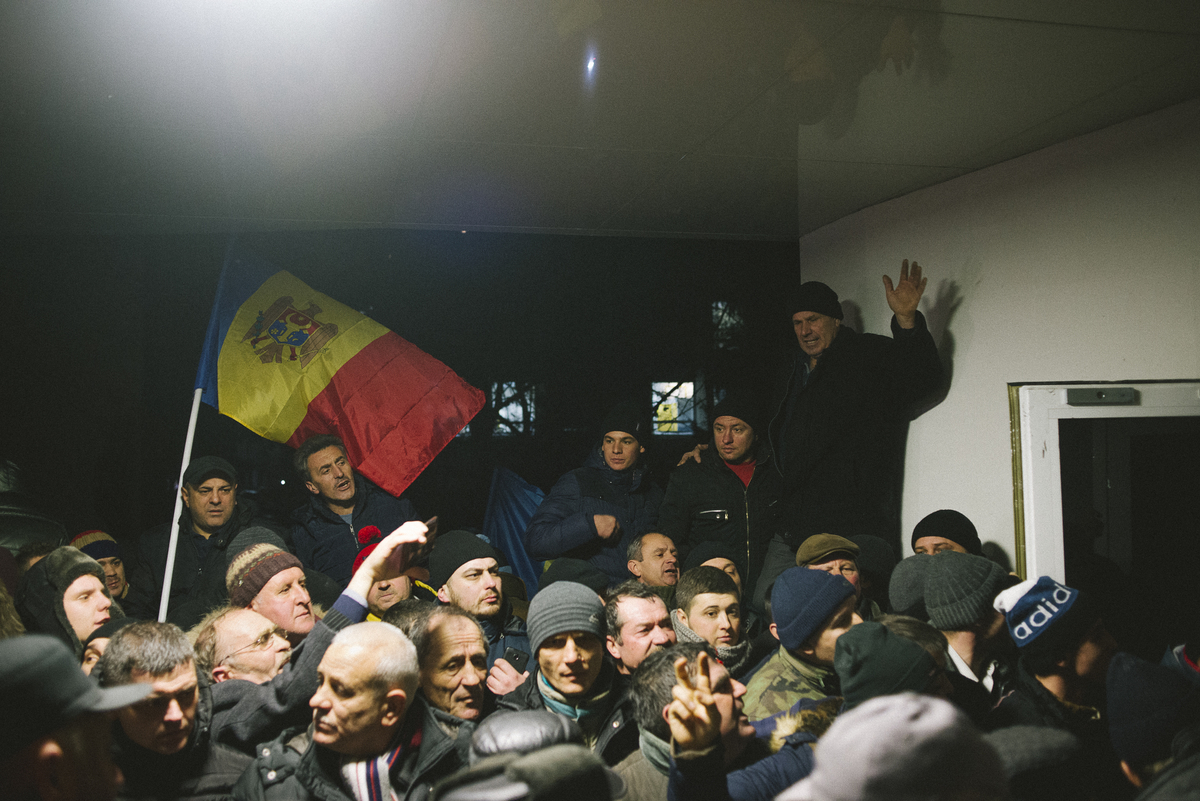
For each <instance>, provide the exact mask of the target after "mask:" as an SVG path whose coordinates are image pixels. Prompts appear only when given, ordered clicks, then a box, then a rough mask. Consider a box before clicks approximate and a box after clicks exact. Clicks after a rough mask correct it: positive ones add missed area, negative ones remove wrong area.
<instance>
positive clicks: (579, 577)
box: [538, 556, 608, 595]
mask: <svg viewBox="0 0 1200 801" xmlns="http://www.w3.org/2000/svg"><path fill="white" fill-rule="evenodd" d="M556 581H573V582H575V583H576V584H582V585H583V586H585V587H587V588H588V589H591V590H593V591H594V592H595V593H596V594H597V595H603V594H604V591H605V590H606V589H608V574H607V573H605V572H604V571H603V570H601V569H600V568H598V567H595V566H594V565H593V564H592V563H591V562H585V561H584V560H582V559H572V558H571V557H569V556H561V557H559V558H558V559H555V560H554V561H553V562H551V563H550V567H548V568H546V572H545V573H543V574H542V577H541V579H540V580H539V581H538V592H541V591H542V590H544V589H546V588H547V587H549V586H550V585H551V584H553V583H554V582H556Z"/></svg>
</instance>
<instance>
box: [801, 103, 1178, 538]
mask: <svg viewBox="0 0 1200 801" xmlns="http://www.w3.org/2000/svg"><path fill="white" fill-rule="evenodd" d="M902 258H908V259H916V260H917V261H919V262H920V263H921V265H922V267H923V268H924V269H925V270H926V275H927V276H928V277H929V279H930V281H929V287H928V288H927V289H926V291H925V297H924V299H923V300H922V304H921V308H922V310H923V311H925V313H926V315H927V316H929V317H930V319H931V321H933V320H935V319H936V318H937V316H938V314H937V312H938V308H939V304H938V302H937V299H938V297H939V293H941V292H943V291H945V290H947V289H949V288H951V284H952V285H953V289H955V290H956V291H957V294H958V296H959V297H960V298H961V304H960V305H959V307H958V308H957V311H955V312H954V314H953V316H952V317H951V318H950V321H949V326H948V328H947V335H948V337H949V339H950V340H952V343H953V364H954V381H953V385H952V387H951V389H950V393H949V395H948V396H947V398H946V400H945V401H944V402H943V403H942V404H941V405H940V406H938V407H937V408H935V409H933V410H932V411H930V412H927V413H926V414H925V415H924V416H922V417H921V418H919V419H918V420H917V421H916V422H915V423H913V425H912V427H911V429H910V434H909V440H908V462H907V467H906V477H905V486H904V512H903V530H904V531H905V532H911V531H912V527H913V526H914V525H915V524H916V523H917V521H918V520H920V519H921V518H922V517H923V516H924V515H925V514H927V513H928V512H931V511H933V510H935V509H941V508H953V509H958V510H960V511H962V512H963V513H964V514H966V515H967V516H968V517H970V518H971V519H972V520H973V521H974V522H975V524H976V526H977V527H978V528H979V533H980V536H981V537H982V538H983V539H984V540H985V541H986V540H991V541H994V542H997V543H999V544H1000V545H1001V546H1003V547H1004V548H1005V550H1007V551H1008V553H1009V555H1010V556H1012V555H1013V545H1014V522H1013V482H1012V452H1011V448H1010V444H1009V443H1010V440H1009V412H1008V396H1007V384H1008V383H1010V382H1028V381H1113V380H1124V379H1138V380H1147V379H1175V378H1187V379H1196V378H1200V101H1190V102H1188V103H1184V104H1181V105H1178V106H1174V107H1172V108H1169V109H1166V110H1164V111H1160V112H1156V113H1154V114H1150V115H1147V116H1145V117H1140V118H1138V119H1135V120H1132V121H1129V122H1125V123H1121V124H1119V125H1115V126H1113V127H1111V128H1107V129H1104V130H1102V131H1099V132H1097V133H1093V134H1089V135H1087V136H1083V137H1079V138H1077V139H1073V140H1071V141H1068V142H1065V143H1062V144H1060V145H1055V146H1053V147H1049V148H1046V149H1045V150H1041V151H1038V152H1036V153H1033V154H1030V155H1028V156H1023V157H1021V158H1018V159H1014V160H1012V161H1009V162H1005V163H1004V164H1000V165H997V166H994V167H990V168H988V169H985V170H981V171H979V172H975V173H972V174H970V175H967V176H964V177H962V178H958V179H955V180H953V181H948V182H946V183H944V184H941V185H938V186H934V187H931V188H929V189H924V190H921V191H919V192H914V193H913V194H910V195H907V196H905V197H902V198H898V199H896V200H892V201H889V202H887V203H882V204H880V205H878V206H873V207H871V208H869V209H865V210H863V211H861V212H858V213H857V214H853V215H851V216H849V217H846V218H843V219H841V220H839V221H837V222H836V223H833V224H831V225H828V226H826V227H824V228H822V229H820V230H818V231H815V232H814V233H812V234H809V235H808V236H805V237H803V238H802V239H801V241H800V264H801V271H802V275H803V278H804V279H805V280H819V281H825V282H826V283H828V284H829V285H830V286H832V287H833V288H834V289H836V290H837V291H838V293H839V294H840V295H841V297H842V299H843V300H844V301H847V300H848V301H851V302H852V303H855V304H858V305H859V306H860V307H861V309H862V318H863V327H864V328H865V329H866V330H867V331H870V332H874V333H884V334H886V333H887V331H888V320H889V319H890V311H889V310H888V308H887V304H886V301H885V300H884V295H883V288H882V282H881V279H880V276H881V275H882V274H883V273H884V272H887V273H888V274H890V275H892V276H893V278H894V277H895V276H896V275H897V273H898V272H899V265H900V260H901V259H902ZM941 308H943V309H944V308H945V306H944V305H942V306H941ZM935 333H936V331H935ZM904 549H905V551H907V550H908V545H907V537H906V538H905V545H904Z"/></svg>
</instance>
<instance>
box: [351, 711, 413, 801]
mask: <svg viewBox="0 0 1200 801" xmlns="http://www.w3.org/2000/svg"><path fill="white" fill-rule="evenodd" d="M401 733H402V732H396V738H395V740H393V743H394V745H393V747H392V748H389V749H388V750H387V751H384V752H383V753H382V754H380V755H379V756H377V757H374V758H368V759H358V760H353V759H347V760H346V761H344V762H343V763H342V783H343V784H344V785H345V786H346V789H347V790H349V791H350V795H351V796H352V797H353V798H354V800H355V801H399V798H400V797H399V796H398V795H396V791H395V790H394V789H392V780H391V776H392V766H393V765H395V764H396V761H397V760H398V759H400V757H401V756H403V755H404V754H405V753H406V752H408V751H409V750H411V749H413V748H417V747H419V746H420V745H421V730H420V729H418V730H417V731H416V732H415V733H414V734H413V735H412V737H411V738H410V739H409V741H408V742H407V743H404V742H397V741H399V740H400V735H401Z"/></svg>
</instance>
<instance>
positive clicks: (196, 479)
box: [183, 456, 238, 487]
mask: <svg viewBox="0 0 1200 801" xmlns="http://www.w3.org/2000/svg"><path fill="white" fill-rule="evenodd" d="M210 478H223V479H225V480H226V481H228V482H229V483H230V484H235V485H236V484H237V483H238V475H237V470H234V469H233V465H231V464H230V463H229V462H227V461H225V460H224V459H222V458H221V457H220V456H201V457H199V458H196V459H193V460H192V461H191V462H190V463H189V464H188V466H187V469H186V470H184V471H183V483H184V484H191V485H192V486H193V487H198V486H200V485H201V484H203V483H204V482H205V481H208V480H209V479H210Z"/></svg>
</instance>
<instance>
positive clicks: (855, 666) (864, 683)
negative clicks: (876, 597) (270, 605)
mask: <svg viewBox="0 0 1200 801" xmlns="http://www.w3.org/2000/svg"><path fill="white" fill-rule="evenodd" d="M833 669H834V670H835V671H836V672H837V674H838V679H839V680H840V681H841V685H842V697H843V698H845V699H846V708H847V709H849V708H850V707H855V706H858V705H859V704H861V703H863V702H864V701H868V700H870V699H872V698H875V697H876V696H879V695H892V694H894V693H899V692H904V691H905V690H911V691H912V692H917V693H923V692H927V691H928V690H929V689H930V687H931V686H932V685H933V681H934V679H935V678H936V677H937V673H938V670H939V668H938V665H937V663H936V662H934V661H933V657H932V656H930V655H929V652H928V651H926V650H925V649H924V648H922V647H921V646H920V645H918V644H917V643H916V642H915V641H913V640H910V639H908V638H907V637H901V636H900V635H898V634H893V633H892V632H890V631H888V630H887V629H886V628H885V627H884V626H882V625H881V624H879V623H875V622H871V621H869V622H866V623H859V624H858V625H857V626H851V627H850V629H849V630H848V631H847V632H846V633H845V634H843V635H842V636H841V637H838V640H837V645H836V646H835V648H834V656H833Z"/></svg>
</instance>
